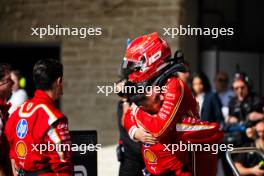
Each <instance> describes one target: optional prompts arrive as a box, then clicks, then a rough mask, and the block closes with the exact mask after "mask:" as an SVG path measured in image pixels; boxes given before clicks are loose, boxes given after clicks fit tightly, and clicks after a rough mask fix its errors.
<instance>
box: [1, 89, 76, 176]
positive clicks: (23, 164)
mask: <svg viewBox="0 0 264 176" xmlns="http://www.w3.org/2000/svg"><path fill="white" fill-rule="evenodd" d="M5 132H6V135H7V138H8V141H9V144H10V158H11V159H14V160H15V163H16V165H17V167H18V168H20V169H23V170H24V171H26V172H36V171H39V170H42V169H45V168H49V169H50V170H51V171H52V172H51V173H45V174H41V175H43V176H44V175H49V176H51V175H57V174H58V173H59V175H65V176H68V175H69V176H70V175H71V173H72V164H71V161H70V160H71V152H70V150H64V149H62V148H61V149H59V150H57V149H58V148H57V149H56V148H55V149H54V147H52V146H56V145H57V146H59V144H66V145H70V144H71V142H70V135H69V130H68V120H67V118H66V117H65V115H63V114H62V113H61V112H60V111H59V110H58V109H56V108H55V103H54V101H53V100H52V99H51V98H50V97H49V96H48V95H47V94H46V93H45V92H44V91H42V90H37V91H36V92H35V96H34V98H33V99H31V100H28V101H26V102H25V103H24V104H22V105H21V106H20V107H19V108H18V109H17V110H16V111H15V112H14V113H13V114H11V116H10V118H9V120H8V122H7V124H6V129H5ZM40 144H42V145H43V146H42V149H44V147H45V146H46V147H47V148H48V146H50V148H49V150H48V149H46V150H45V151H41V152H40V148H41V147H40ZM55 144H56V145H55Z"/></svg>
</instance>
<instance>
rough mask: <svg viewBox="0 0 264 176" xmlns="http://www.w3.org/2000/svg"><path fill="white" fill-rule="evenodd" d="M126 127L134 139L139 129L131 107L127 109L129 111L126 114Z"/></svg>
mask: <svg viewBox="0 0 264 176" xmlns="http://www.w3.org/2000/svg"><path fill="white" fill-rule="evenodd" d="M124 128H125V129H126V131H127V133H128V135H129V136H130V138H131V139H133V140H134V133H135V131H136V129H137V124H136V121H135V118H134V116H133V115H132V113H131V109H130V108H129V109H128V110H127V112H126V113H125V115H124Z"/></svg>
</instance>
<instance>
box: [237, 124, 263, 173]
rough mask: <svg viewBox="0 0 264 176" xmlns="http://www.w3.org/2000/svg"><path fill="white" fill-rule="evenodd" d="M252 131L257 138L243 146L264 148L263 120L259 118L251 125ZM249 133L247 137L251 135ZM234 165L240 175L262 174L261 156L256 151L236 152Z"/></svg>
mask: <svg viewBox="0 0 264 176" xmlns="http://www.w3.org/2000/svg"><path fill="white" fill-rule="evenodd" d="M253 130H254V133H255V134H256V136H257V138H256V139H255V140H253V141H252V142H248V143H246V144H244V146H243V147H256V148H258V149H260V150H262V151H263V150H264V121H263V120H261V121H259V122H257V124H256V125H255V126H254V127H253ZM252 136H255V135H252V134H251V133H250V136H249V137H252ZM234 161H235V166H236V168H237V169H238V171H239V173H240V174H241V175H256V176H261V175H264V170H263V169H261V166H260V165H259V163H260V162H261V161H263V158H262V157H261V156H260V155H258V154H257V153H242V154H238V155H237V156H236V157H235V158H234Z"/></svg>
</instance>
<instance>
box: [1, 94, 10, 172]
mask: <svg viewBox="0 0 264 176" xmlns="http://www.w3.org/2000/svg"><path fill="white" fill-rule="evenodd" d="M10 106H11V104H7V103H6V102H5V101H4V100H2V99H0V165H1V167H3V168H4V171H5V172H6V173H7V174H9V173H10V171H11V166H10V162H9V160H10V159H9V156H8V152H9V146H8V142H7V138H6V135H5V133H4V129H5V124H6V121H7V119H8V116H9V113H8V110H9V108H10Z"/></svg>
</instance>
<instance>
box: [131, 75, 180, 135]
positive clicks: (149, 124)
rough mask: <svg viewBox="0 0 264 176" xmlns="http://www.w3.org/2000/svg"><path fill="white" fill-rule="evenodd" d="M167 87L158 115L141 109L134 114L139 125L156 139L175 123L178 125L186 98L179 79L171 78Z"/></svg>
mask: <svg viewBox="0 0 264 176" xmlns="http://www.w3.org/2000/svg"><path fill="white" fill-rule="evenodd" d="M165 86H166V89H165V90H166V93H165V94H164V102H163V104H162V107H161V109H160V110H159V112H158V113H157V114H155V115H150V114H148V113H146V112H145V111H143V110H142V109H140V108H137V109H135V110H134V113H133V114H134V115H135V119H136V122H137V124H138V125H140V126H142V127H143V128H144V129H145V130H147V131H148V132H150V133H151V134H152V135H153V136H155V137H159V136H161V135H162V134H164V133H165V132H166V131H167V129H169V127H170V126H171V124H172V123H173V122H174V124H175V123H176V121H177V119H178V116H177V113H178V110H179V107H180V104H181V102H182V99H183V96H184V84H183V83H182V81H180V80H178V79H177V78H175V77H173V78H170V79H169V80H168V81H167V84H166V85H165Z"/></svg>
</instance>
